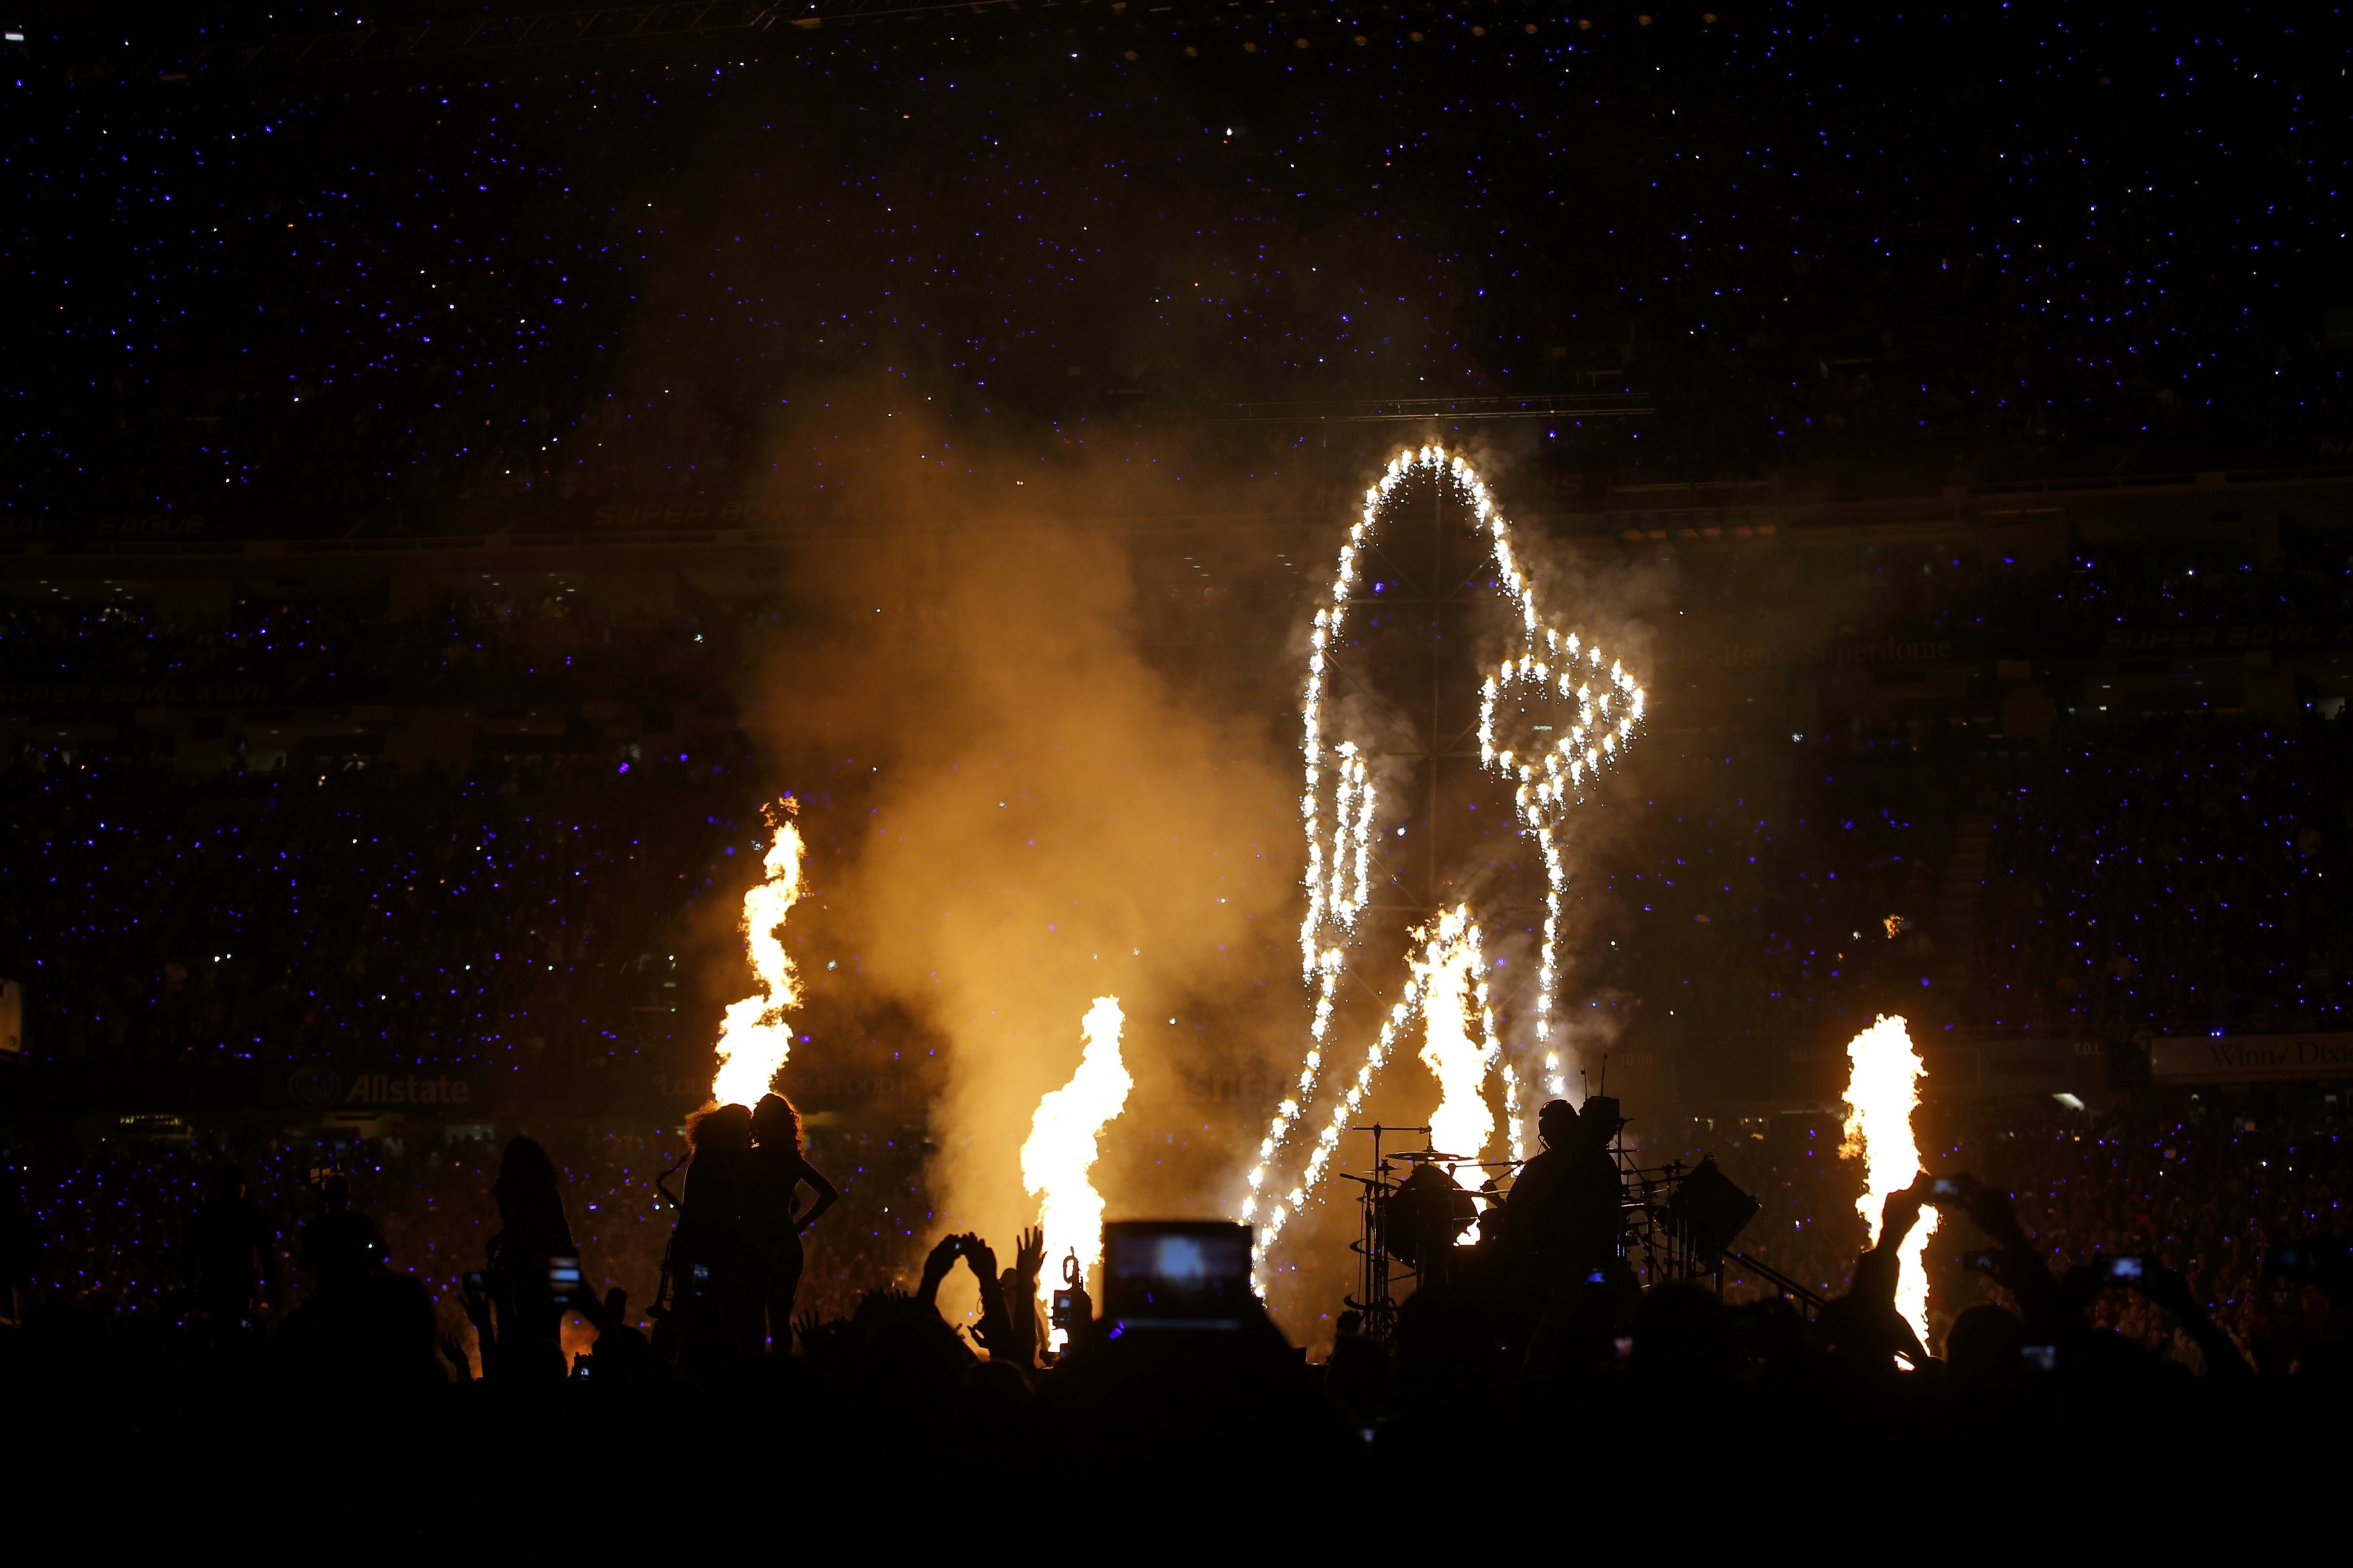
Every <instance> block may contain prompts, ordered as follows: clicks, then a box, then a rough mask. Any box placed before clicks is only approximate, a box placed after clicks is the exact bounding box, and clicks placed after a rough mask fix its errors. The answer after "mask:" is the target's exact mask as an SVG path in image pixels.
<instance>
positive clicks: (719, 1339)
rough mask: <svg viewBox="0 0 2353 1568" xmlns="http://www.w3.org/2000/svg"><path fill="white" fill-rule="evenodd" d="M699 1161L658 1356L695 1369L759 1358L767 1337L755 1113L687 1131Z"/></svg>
mask: <svg viewBox="0 0 2353 1568" xmlns="http://www.w3.org/2000/svg"><path fill="white" fill-rule="evenodd" d="M686 1139H687V1143H688V1145H689V1146H690V1147H691V1149H692V1150H693V1158H692V1159H691V1161H690V1162H689V1163H688V1164H687V1167H686V1192H685V1195H684V1196H683V1197H682V1198H681V1200H680V1202H679V1221H678V1229H677V1230H676V1231H674V1232H673V1233H672V1234H671V1236H670V1258H669V1261H668V1263H667V1265H666V1268H667V1271H668V1273H669V1275H670V1302H669V1305H668V1307H667V1309H666V1310H665V1315H664V1318H663V1321H662V1324H661V1331H659V1332H658V1333H657V1334H656V1336H655V1345H656V1348H657V1350H659V1351H660V1352H662V1353H664V1354H665V1355H668V1356H670V1357H674V1358H675V1359H676V1360H677V1361H678V1362H679V1363H680V1364H681V1365H683V1366H686V1367H687V1368H688V1369H689V1370H690V1371H693V1372H696V1373H701V1372H704V1371H708V1370H710V1368H711V1364H712V1361H713V1360H714V1359H718V1360H725V1359H729V1358H732V1357H737V1356H745V1355H757V1354H758V1353H759V1352H760V1351H761V1349H762V1348H763V1346H764V1345H765V1342H766V1338H767V1334H766V1317H767V1254H766V1249H765V1247H762V1246H760V1245H759V1238H758V1237H755V1236H754V1228H753V1223H752V1221H753V1215H752V1209H753V1205H754V1197H753V1191H752V1188H753V1169H752V1112H751V1110H749V1109H748V1108H747V1107H744V1106H742V1105H722V1106H717V1107H714V1108H713V1109H712V1110H707V1111H705V1112H703V1113H702V1115H701V1116H698V1117H696V1118H695V1119H694V1120H693V1121H691V1122H690V1123H689V1124H688V1126H687V1130H686Z"/></svg>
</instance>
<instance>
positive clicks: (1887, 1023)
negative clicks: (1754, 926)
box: [1839, 1015, 1937, 1344]
mask: <svg viewBox="0 0 2353 1568" xmlns="http://www.w3.org/2000/svg"><path fill="white" fill-rule="evenodd" d="M1846 1055H1847V1061H1848V1063H1849V1064H1850V1065H1849V1068H1848V1076H1847V1086H1846V1141H1845V1142H1842V1143H1841V1144H1840V1145H1839V1154H1840V1156H1841V1158H1843V1159H1849V1160H1852V1159H1853V1158H1855V1157H1856V1156H1858V1155H1860V1156H1861V1157H1862V1161H1863V1171H1864V1179H1863V1191H1862V1196H1861V1197H1859V1198H1857V1199H1856V1200H1855V1205H1854V1206H1855V1207H1856V1209H1857V1210H1859V1211H1860V1212H1861V1213H1862V1218H1863V1223H1864V1224H1866V1225H1867V1226H1870V1227H1871V1241H1872V1245H1873V1246H1874V1247H1875V1246H1877V1245H1878V1244H1879V1225H1880V1217H1879V1216H1880V1210H1881V1209H1882V1208H1883V1207H1884V1206H1885V1205H1886V1203H1887V1194H1890V1193H1900V1192H1902V1191H1903V1190H1904V1189H1905V1188H1906V1187H1908V1186H1910V1185H1911V1184H1913V1183H1914V1182H1915V1181H1917V1180H1918V1179H1919V1176H1920V1148H1919V1145H1918V1143H1917V1142H1915V1140H1914V1138H1913V1133H1912V1111H1913V1110H1914V1108H1915V1107H1916V1106H1917V1105H1918V1104H1919V1103H1920V1075H1921V1073H1922V1072H1924V1071H1925V1070H1926V1068H1924V1066H1923V1065H1922V1063H1921V1061H1920V1055H1919V1053H1918V1052H1917V1051H1915V1050H1914V1049H1913V1048H1912V1036H1911V1034H1910V1033H1909V1032H1908V1031H1907V1030H1906V1029H1905V1026H1904V1020H1903V1019H1902V1018H1900V1017H1891V1016H1886V1015H1882V1016H1880V1017H1878V1018H1877V1019H1875V1020H1874V1021H1873V1023H1872V1026H1871V1027H1869V1028H1868V1029H1865V1030H1864V1031H1863V1032H1862V1033H1861V1034H1860V1035H1857V1036H1856V1037H1854V1039H1853V1040H1852V1042H1850V1043H1849V1044H1848V1046H1847V1047H1846ZM1936 1217H1937V1216H1936V1209H1935V1208H1934V1207H1933V1206H1931V1207H1929V1208H1926V1209H1924V1210H1923V1211H1922V1212H1921V1215H1920V1223H1919V1224H1918V1225H1916V1226H1913V1227H1912V1234H1911V1235H1910V1236H1907V1237H1905V1238H1904V1246H1903V1249H1902V1250H1901V1251H1900V1252H1899V1253H1898V1254H1897V1260H1898V1262H1899V1264H1900V1266H1901V1268H1900V1272H1899V1273H1898V1275H1897V1278H1896V1284H1895V1310H1896V1311H1898V1312H1899V1313H1901V1314H1902V1315H1903V1318H1904V1321H1905V1322H1907V1323H1909V1324H1911V1325H1912V1331H1913V1332H1914V1333H1915V1334H1917V1335H1919V1336H1920V1342H1921V1343H1922V1344H1926V1343H1927V1342H1928V1270H1927V1268H1926V1265H1925V1264H1923V1263H1922V1262H1921V1257H1922V1255H1923V1254H1924V1253H1925V1252H1926V1250H1927V1247H1928V1237H1931V1236H1933V1235H1935V1234H1936Z"/></svg>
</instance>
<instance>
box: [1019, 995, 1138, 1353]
mask: <svg viewBox="0 0 2353 1568" xmlns="http://www.w3.org/2000/svg"><path fill="white" fill-rule="evenodd" d="M1124 1022H1125V1019H1124V1017H1123V1016H1122V1015H1121V1013H1120V1010H1119V998H1118V997H1116V996H1098V997H1096V998H1095V1000H1094V1005H1093V1006H1092V1007H1090V1008H1088V1009H1087V1016H1086V1017H1085V1019H1084V1020H1083V1021H1082V1023H1081V1024H1080V1026H1079V1027H1080V1029H1081V1031H1082V1033H1083V1034H1084V1035H1085V1037H1086V1042H1087V1044H1086V1050H1085V1053H1084V1054H1083V1055H1082V1056H1081V1058H1079V1068H1078V1071H1076V1072H1074V1073H1072V1074H1071V1081H1070V1082H1068V1083H1066V1084H1064V1085H1063V1086H1062V1087H1061V1088H1060V1089H1052V1090H1050V1091H1049V1092H1048V1093H1047V1095H1046V1097H1045V1098H1044V1099H1042V1100H1039V1102H1038V1111H1037V1114H1036V1115H1035V1116H1033V1117H1032V1118H1031V1119H1030V1122H1029V1142H1026V1143H1024V1144H1023V1145H1022V1146H1021V1184H1022V1185H1023V1186H1025V1187H1027V1188H1028V1189H1029V1192H1030V1194H1032V1195H1033V1196H1035V1197H1037V1198H1038V1199H1039V1226H1041V1227H1042V1228H1043V1229H1044V1231H1045V1233H1046V1259H1047V1263H1048V1268H1047V1269H1046V1271H1045V1272H1044V1273H1042V1274H1041V1275H1039V1304H1040V1305H1041V1306H1042V1305H1044V1304H1046V1302H1047V1301H1048V1300H1050V1291H1051V1290H1052V1289H1053V1285H1052V1280H1053V1279H1055V1278H1056V1277H1057V1276H1056V1273H1055V1268H1056V1267H1057V1262H1056V1260H1058V1259H1060V1258H1062V1257H1064V1256H1065V1255H1067V1254H1071V1253H1076V1254H1077V1255H1078V1259H1079V1267H1080V1268H1082V1269H1083V1270H1084V1271H1085V1273H1086V1275H1087V1277H1088V1278H1089V1279H1092V1278H1093V1276H1094V1272H1095V1268H1096V1267H1097V1265H1099V1264H1100V1263H1102V1261H1103V1197H1102V1195H1101V1194H1098V1193H1097V1192H1096V1191H1095V1189H1094V1184H1093V1183H1092V1182H1091V1181H1090V1180H1089V1179H1088V1173H1090V1172H1091V1171H1092V1170H1093V1168H1094V1163H1095V1154H1096V1152H1097V1142H1096V1141H1097V1139H1098V1138H1099V1137H1100V1136H1101V1134H1102V1132H1103V1128H1104V1126H1105V1125H1106V1124H1108V1123H1109V1122H1110V1121H1111V1120H1112V1118H1113V1117H1115V1116H1117V1115H1118V1114H1119V1113H1120V1110H1121V1108H1123V1107H1124V1106H1125V1105H1126V1104H1127V1093H1128V1090H1129V1089H1133V1088H1134V1086H1135V1080H1134V1078H1132V1077H1131V1076H1129V1073H1128V1070H1127V1066H1126V1064H1125V1063H1124V1062H1123V1061H1121V1060H1120V1055H1119V1032H1120V1026H1122V1025H1123V1024H1124ZM1068 1338H1069V1335H1068V1333H1067V1332H1066V1331H1063V1330H1061V1329H1056V1330H1055V1331H1053V1345H1054V1348H1055V1349H1057V1350H1060V1348H1061V1347H1062V1343H1063V1342H1064V1341H1065V1340H1067V1339H1068Z"/></svg>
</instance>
